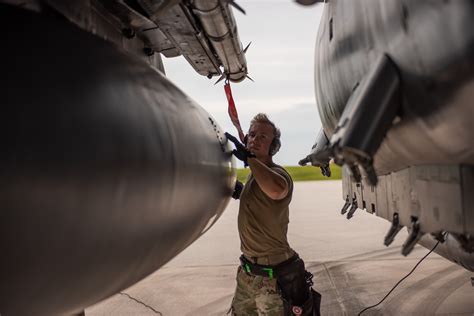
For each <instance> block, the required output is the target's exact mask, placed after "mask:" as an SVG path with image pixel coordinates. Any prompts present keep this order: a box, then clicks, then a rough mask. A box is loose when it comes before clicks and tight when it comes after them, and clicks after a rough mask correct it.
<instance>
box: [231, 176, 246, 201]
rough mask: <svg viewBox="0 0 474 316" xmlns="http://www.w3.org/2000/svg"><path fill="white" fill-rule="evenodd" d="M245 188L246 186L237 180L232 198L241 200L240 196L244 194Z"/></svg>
mask: <svg viewBox="0 0 474 316" xmlns="http://www.w3.org/2000/svg"><path fill="white" fill-rule="evenodd" d="M243 188H244V184H243V183H242V182H240V181H239V180H236V181H235V188H234V192H233V193H232V198H233V199H235V200H238V199H240V194H241V193H242V189H243Z"/></svg>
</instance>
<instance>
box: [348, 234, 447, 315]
mask: <svg viewBox="0 0 474 316" xmlns="http://www.w3.org/2000/svg"><path fill="white" fill-rule="evenodd" d="M444 236H446V235H444ZM439 243H440V240H438V242H437V243H436V244H435V245H434V246H433V248H431V250H430V251H429V252H428V253H427V254H426V255H424V256H423V258H421V259H420V261H418V263H417V264H416V265H415V266H414V267H413V269H411V271H410V272H409V273H408V274H407V275H405V276H404V277H403V278H401V279H400V280H399V281H398V282H397V283H396V284H395V285H394V286H393V287H392V289H391V290H390V291H389V292H388V293H387V294H386V295H385V296H384V298H382V300H380V302H378V303H377V304H375V305H371V306H368V307H366V308H364V309H363V310H361V311H360V312H359V314H357V316H360V315H362V313H363V312H365V311H367V310H369V309H371V308H374V307H377V306H379V305H380V304H381V303H382V302H383V301H385V299H386V298H387V297H388V296H389V295H390V293H392V292H393V290H395V289H396V287H397V286H398V285H399V284H400V283H402V282H403V280H405V279H406V278H408V277H409V276H410V275H411V274H412V273H413V271H415V269H416V268H417V267H418V266H419V265H420V263H421V262H422V261H423V260H425V258H426V257H428V256H429V255H430V254H431V253H432V252H433V251H434V250H435V249H436V247H438V245H439Z"/></svg>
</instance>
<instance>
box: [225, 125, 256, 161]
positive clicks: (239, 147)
mask: <svg viewBox="0 0 474 316" xmlns="http://www.w3.org/2000/svg"><path fill="white" fill-rule="evenodd" d="M225 136H226V137H227V139H228V140H230V141H231V142H233V143H234V146H235V149H234V150H232V153H233V154H234V156H235V157H237V159H239V160H241V161H243V162H244V166H245V167H247V166H248V163H247V159H248V158H254V157H255V155H254V154H252V153H251V152H250V151H249V150H248V149H247V148H245V145H244V144H242V143H241V142H239V140H238V139H237V138H235V137H234V136H232V135H231V134H229V133H227V132H226V133H225Z"/></svg>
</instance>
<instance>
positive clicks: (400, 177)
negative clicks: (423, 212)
mask: <svg viewBox="0 0 474 316" xmlns="http://www.w3.org/2000/svg"><path fill="white" fill-rule="evenodd" d="M390 176H391V180H392V181H391V182H392V187H391V189H392V205H393V211H394V212H396V213H398V215H399V216H400V223H401V224H402V225H404V226H410V224H411V222H412V219H411V216H413V215H414V216H417V215H418V213H417V212H415V211H414V210H413V209H412V204H411V201H410V190H411V184H410V169H404V170H401V171H398V172H394V173H392V174H391V175H390ZM391 215H392V216H393V213H392V214H391Z"/></svg>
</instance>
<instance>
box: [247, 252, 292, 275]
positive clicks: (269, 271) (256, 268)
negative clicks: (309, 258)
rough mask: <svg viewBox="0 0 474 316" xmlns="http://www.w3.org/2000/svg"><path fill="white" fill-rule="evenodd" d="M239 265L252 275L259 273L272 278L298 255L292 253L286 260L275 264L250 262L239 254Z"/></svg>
mask: <svg viewBox="0 0 474 316" xmlns="http://www.w3.org/2000/svg"><path fill="white" fill-rule="evenodd" d="M239 259H240V265H241V266H242V269H244V271H245V272H247V273H249V274H253V275H260V276H264V277H267V278H270V279H273V278H274V277H278V271H279V270H280V269H281V268H282V267H284V266H286V265H288V264H290V263H293V262H294V261H296V260H298V259H299V256H298V254H297V253H293V256H291V257H290V258H288V259H287V260H285V261H283V262H280V263H279V264H277V265H260V264H256V263H253V262H251V261H250V260H248V259H247V257H245V256H244V255H242V256H240V258H239Z"/></svg>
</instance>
